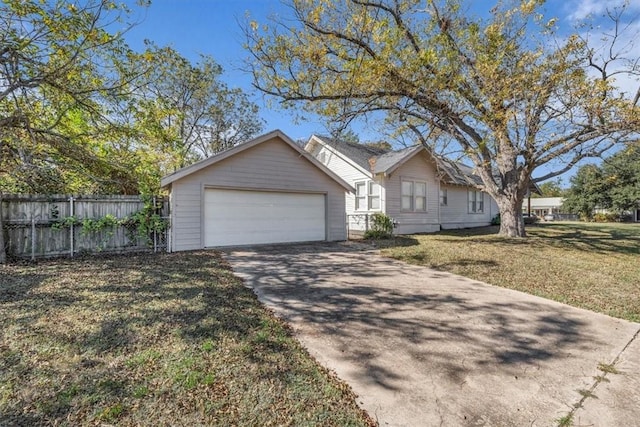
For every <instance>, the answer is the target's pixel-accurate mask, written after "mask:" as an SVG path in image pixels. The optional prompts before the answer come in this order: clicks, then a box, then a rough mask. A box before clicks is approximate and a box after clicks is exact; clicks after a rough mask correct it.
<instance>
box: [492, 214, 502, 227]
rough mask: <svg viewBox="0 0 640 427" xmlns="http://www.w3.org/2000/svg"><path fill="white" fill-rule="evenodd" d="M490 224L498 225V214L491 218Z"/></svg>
mask: <svg viewBox="0 0 640 427" xmlns="http://www.w3.org/2000/svg"><path fill="white" fill-rule="evenodd" d="M491 225H500V214H497V215H496V216H494V217H493V218H491Z"/></svg>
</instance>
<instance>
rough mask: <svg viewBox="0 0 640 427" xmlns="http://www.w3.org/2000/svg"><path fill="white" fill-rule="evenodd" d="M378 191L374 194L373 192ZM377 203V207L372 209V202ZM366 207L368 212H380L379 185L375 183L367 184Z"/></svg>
mask: <svg viewBox="0 0 640 427" xmlns="http://www.w3.org/2000/svg"><path fill="white" fill-rule="evenodd" d="M375 189H377V190H378V191H377V192H375V191H374V190H375ZM374 200H377V201H378V207H377V208H374V207H373V201H374ZM367 207H368V208H369V210H370V211H379V210H380V184H378V183H377V182H375V181H369V182H368V183H367Z"/></svg>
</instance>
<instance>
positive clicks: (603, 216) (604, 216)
mask: <svg viewBox="0 0 640 427" xmlns="http://www.w3.org/2000/svg"><path fill="white" fill-rule="evenodd" d="M593 221H594V222H615V221H620V215H618V214H614V213H597V214H595V215H594V216H593Z"/></svg>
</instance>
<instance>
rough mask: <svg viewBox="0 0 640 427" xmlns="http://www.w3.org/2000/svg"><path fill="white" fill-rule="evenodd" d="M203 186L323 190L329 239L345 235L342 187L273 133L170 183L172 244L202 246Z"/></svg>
mask: <svg viewBox="0 0 640 427" xmlns="http://www.w3.org/2000/svg"><path fill="white" fill-rule="evenodd" d="M206 186H212V187H228V188H248V189H256V190H282V191H298V192H305V191H309V192H326V194H327V197H326V200H327V208H326V209H327V239H328V240H331V241H336V240H345V239H346V227H345V223H346V219H345V196H344V195H345V189H344V188H343V187H342V186H341V185H340V184H338V183H337V182H335V181H334V180H333V179H331V178H330V177H329V176H327V175H326V174H325V173H324V172H322V171H321V170H319V169H318V168H317V167H315V166H314V165H313V164H312V163H310V162H309V161H308V160H307V159H305V158H304V157H301V156H300V154H299V153H298V152H296V151H295V150H294V149H293V148H291V147H290V146H289V145H288V144H287V143H286V142H284V141H282V140H280V139H279V138H277V137H276V138H273V139H271V140H269V141H265V142H263V143H261V144H258V145H256V146H254V147H252V148H249V149H247V150H245V151H242V152H239V153H238V154H236V155H234V156H232V157H229V158H227V159H224V160H222V161H220V162H218V163H215V164H213V165H211V166H209V167H207V168H204V169H202V170H199V171H197V172H194V173H192V174H190V175H188V176H186V177H184V178H182V179H179V180H177V181H175V182H174V183H172V188H171V193H172V215H173V217H172V219H173V224H172V225H173V230H174V233H173V236H172V237H173V250H176V251H181V250H190V249H200V248H202V247H204V241H203V238H202V231H203V230H202V227H203V219H202V214H203V211H202V199H203V192H204V188H205V187H206Z"/></svg>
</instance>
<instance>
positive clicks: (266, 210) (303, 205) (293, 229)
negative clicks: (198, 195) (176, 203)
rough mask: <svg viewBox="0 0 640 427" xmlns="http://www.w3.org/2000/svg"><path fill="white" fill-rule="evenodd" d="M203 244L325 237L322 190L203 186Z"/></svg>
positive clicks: (234, 243)
mask: <svg viewBox="0 0 640 427" xmlns="http://www.w3.org/2000/svg"><path fill="white" fill-rule="evenodd" d="M204 213H205V218H204V221H205V224H204V233H205V239H204V240H205V246H207V247H211V246H230V245H248V244H262V243H284V242H302V241H318V240H325V236H326V232H325V197H324V195H323V194H306V193H280V192H266V191H243V190H219V189H207V190H205V206H204Z"/></svg>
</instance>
